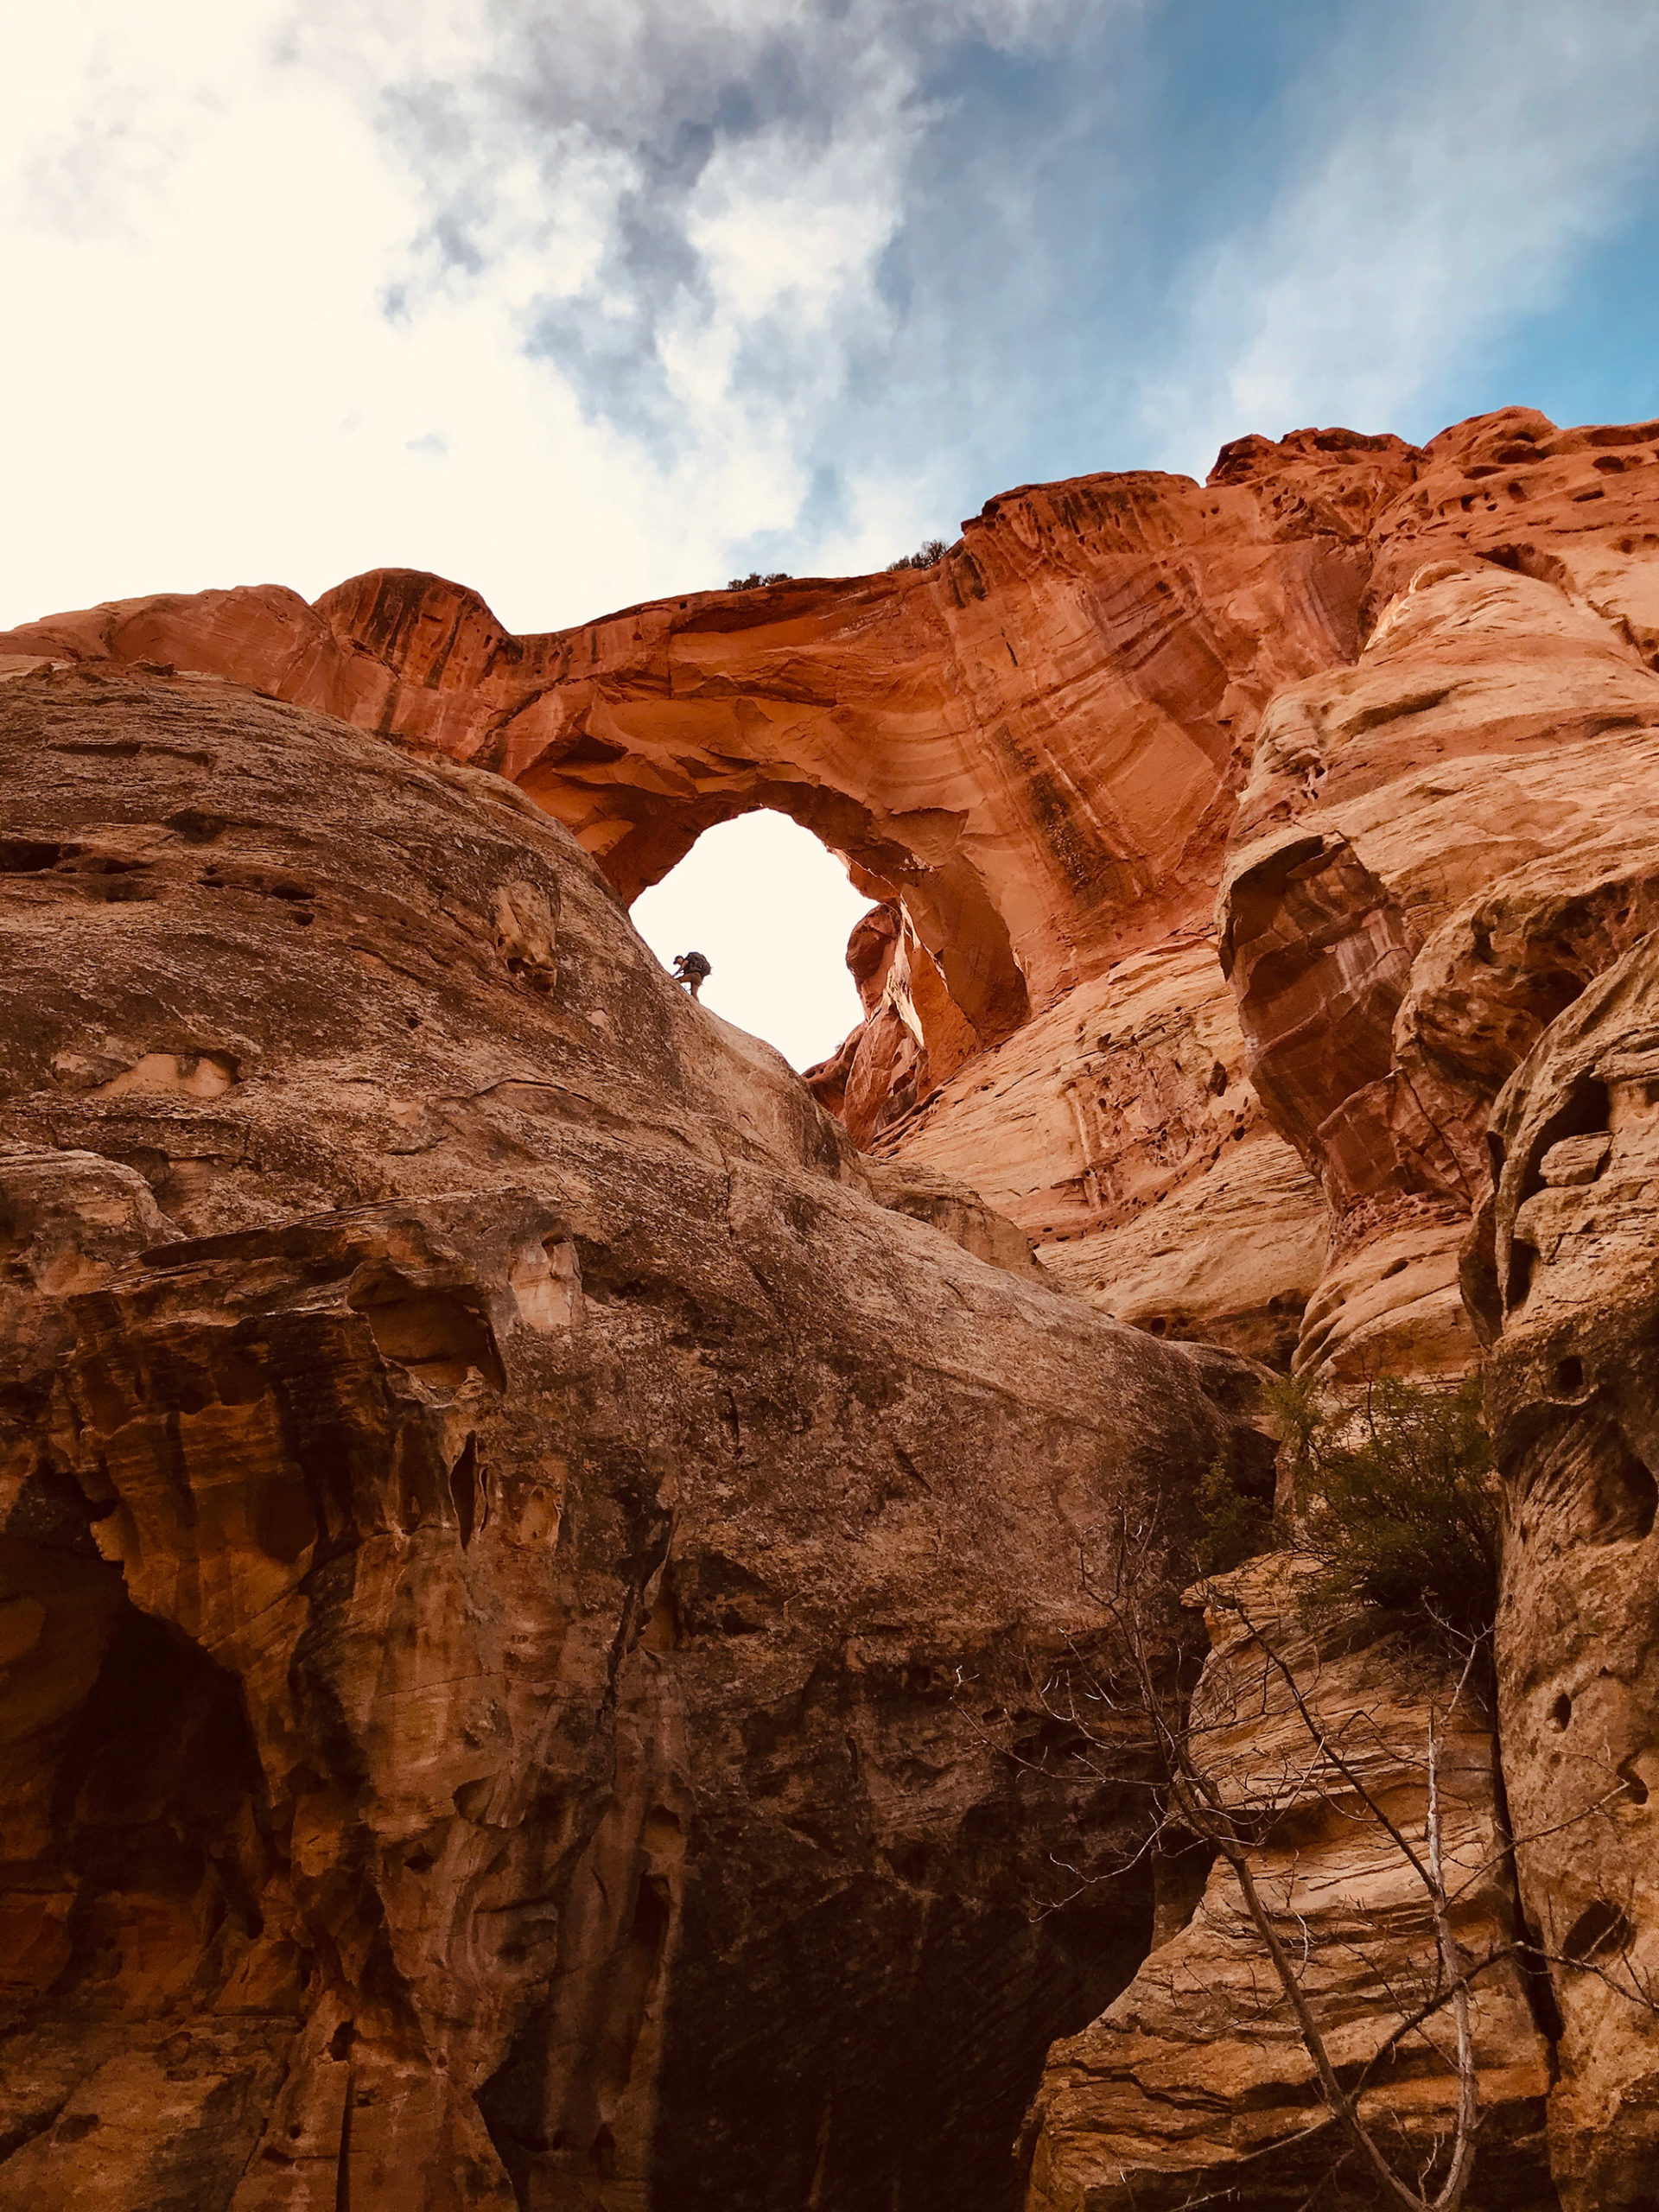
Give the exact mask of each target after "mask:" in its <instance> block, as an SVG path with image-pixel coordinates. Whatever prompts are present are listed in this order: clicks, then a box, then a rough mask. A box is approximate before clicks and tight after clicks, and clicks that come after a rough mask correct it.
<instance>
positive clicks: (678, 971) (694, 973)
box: [674, 952, 715, 998]
mask: <svg viewBox="0 0 1659 2212" xmlns="http://www.w3.org/2000/svg"><path fill="white" fill-rule="evenodd" d="M714 972H715V971H714V969H712V968H711V967H710V965H709V963H708V961H707V960H705V959H704V957H703V956H702V953H700V952H677V953H676V954H675V956H674V980H675V982H677V983H683V984H684V985H685V988H686V989H687V990H688V991H690V994H691V995H692V997H693V998H696V995H697V993H698V992H699V991H700V990H701V989H702V987H703V985H704V983H705V982H707V981H708V980H709V976H712V975H713V973H714Z"/></svg>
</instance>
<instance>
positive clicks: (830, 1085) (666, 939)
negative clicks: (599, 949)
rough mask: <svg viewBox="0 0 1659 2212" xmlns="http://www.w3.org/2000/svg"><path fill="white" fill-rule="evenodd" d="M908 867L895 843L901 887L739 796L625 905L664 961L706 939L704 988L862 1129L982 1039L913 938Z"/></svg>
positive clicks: (903, 1109)
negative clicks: (746, 805)
mask: <svg viewBox="0 0 1659 2212" xmlns="http://www.w3.org/2000/svg"><path fill="white" fill-rule="evenodd" d="M918 872H919V871H918V868H917V864H916V863H915V862H914V861H912V860H911V859H910V858H909V856H908V855H903V856H901V865H900V866H899V868H895V870H894V873H895V874H900V875H901V876H902V877H905V878H907V879H908V880H906V882H905V883H904V885H903V887H902V888H901V887H899V885H896V884H894V883H893V881H892V880H888V879H887V877H884V876H882V875H879V874H875V873H874V872H873V871H872V870H871V868H869V867H868V865H865V864H863V863H862V862H861V860H860V859H859V858H857V857H855V856H854V855H850V854H849V853H848V852H846V851H845V850H837V849H834V848H832V847H831V846H829V844H828V843H827V842H826V841H825V840H824V839H823V837H822V836H815V835H814V834H813V832H812V831H811V830H810V829H806V828H804V826H802V825H801V824H800V823H799V822H798V820H797V819H796V818H795V817H793V815H792V813H791V815H790V816H788V817H785V815H784V814H783V813H782V812H781V811H773V810H767V809H764V808H750V809H747V810H744V811H743V812H742V813H741V814H740V815H736V816H733V817H729V818H728V819H727V820H725V821H723V822H721V823H715V824H713V825H711V826H710V827H709V828H708V829H704V830H703V831H702V832H701V833H700V834H699V835H698V836H697V837H696V839H695V841H694V842H693V843H692V844H691V847H690V851H689V852H688V853H687V855H686V856H685V857H684V858H683V860H682V861H680V862H679V864H678V865H677V867H674V868H671V869H670V870H669V871H668V873H667V874H664V876H663V877H662V879H661V880H659V881H658V882H657V883H655V884H653V885H652V886H651V887H648V888H646V889H645V890H644V891H642V892H641V893H639V896H638V897H637V899H635V901H634V904H633V908H632V918H633V921H634V924H635V926H636V927H637V928H638V929H639V933H640V935H641V936H642V937H643V938H645V942H646V944H649V945H650V947H651V949H652V951H653V952H654V953H655V954H656V955H657V957H658V960H659V961H660V962H661V963H662V964H663V966H664V968H671V964H672V963H673V961H674V959H675V957H677V955H678V954H680V953H684V952H690V951H696V952H700V953H702V955H703V956H704V957H705V958H706V959H707V960H708V961H709V963H710V969H711V972H710V974H709V978H708V980H707V981H706V982H704V984H703V985H702V994H701V995H702V1001H703V1003H705V1004H706V1005H708V1006H709V1007H710V1008H711V1009H712V1010H713V1011H714V1012H715V1013H716V1014H721V1015H722V1016H723V1017H724V1018H725V1019H726V1020H730V1021H734V1022H735V1023H737V1024H738V1025H739V1027H742V1028H745V1029H747V1030H750V1031H751V1032H753V1033H754V1034H755V1035H757V1036H760V1037H764V1038H765V1039H766V1040H767V1042H768V1043H770V1044H772V1045H775V1046H777V1047H778V1049H779V1051H780V1052H783V1054H784V1056H785V1058H786V1059H788V1060H789V1061H790V1062H791V1065H792V1066H794V1068H795V1069H796V1070H797V1071H798V1073H799V1074H800V1075H801V1076H802V1077H804V1080H805V1082H806V1084H807V1087H808V1089H809V1090H811V1091H812V1093H813V1094H814V1096H816V1097H817V1100H818V1102H819V1103H820V1104H821V1105H822V1106H823V1107H824V1108H825V1109H826V1110H827V1111H829V1113H831V1114H834V1115H835V1116H836V1117H837V1118H838V1119H839V1120H841V1121H842V1122H844V1123H845V1124H846V1126H847V1128H848V1130H849V1133H850V1135H852V1136H853V1138H854V1140H855V1142H857V1143H858V1144H860V1145H868V1144H869V1143H870V1142H871V1141H872V1140H873V1139H874V1137H875V1136H876V1135H878V1134H880V1132H881V1131H883V1130H884V1129H887V1128H890V1127H892V1126H893V1124H894V1123H895V1122H898V1121H900V1120H902V1119H903V1117H904V1116H905V1115H906V1114H907V1113H908V1112H909V1111H910V1110H911V1109H912V1107H914V1106H917V1105H918V1104H920V1103H921V1102H922V1100H923V1099H924V1098H925V1097H926V1096H929V1095H930V1093H931V1090H933V1089H934V1088H936V1087H937V1085H938V1084H940V1083H942V1082H944V1080H946V1079H947V1077H949V1076H950V1074H952V1073H953V1072H954V1071H956V1069H957V1068H958V1067H960V1066H961V1065H963V1062H964V1061H965V1060H967V1059H969V1058H971V1057H972V1056H973V1054H974V1053H975V1052H977V1051H979V1049H980V1048H981V1046H982V1045H983V1044H985V1043H986V1042H987V1041H988V1039H987V1038H986V1036H985V1034H984V1033H982V1031H981V1030H980V1029H979V1028H978V1027H976V1025H975V1023H974V1022H973V1021H972V1020H970V1019H969V1016H968V1015H967V1014H966V1013H964V1011H963V1008H962V1007H961V1006H960V1005H958V1003H957V1000H956V998H955V997H954V996H953V995H952V992H951V989H950V985H949V983H948V982H947V981H946V974H945V964H944V961H942V960H940V959H938V958H936V957H934V955H933V953H932V952H931V950H930V949H929V947H928V945H927V944H925V941H924V938H923V936H922V933H921V931H920V929H919V928H918V923H917V920H916V917H915V915H914V912H912V900H913V899H914V898H915V888H914V886H915V880H916V876H917V874H918ZM1017 973H1018V971H1017V970H1015V975H1016V976H1017ZM1023 1010H1024V1008H1023V983H1022V984H1021V1001H1020V1012H1021V1014H1023ZM1007 1026H1014V1025H1013V1024H1009V1025H1007Z"/></svg>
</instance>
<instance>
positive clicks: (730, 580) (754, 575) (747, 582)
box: [726, 569, 793, 591]
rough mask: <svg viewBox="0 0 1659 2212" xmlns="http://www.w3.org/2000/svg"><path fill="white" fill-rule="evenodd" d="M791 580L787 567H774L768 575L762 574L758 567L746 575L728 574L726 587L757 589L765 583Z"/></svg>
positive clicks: (745, 589) (732, 589) (741, 589)
mask: <svg viewBox="0 0 1659 2212" xmlns="http://www.w3.org/2000/svg"><path fill="white" fill-rule="evenodd" d="M790 582H793V579H792V577H791V575H790V573H789V570H788V569H773V570H772V574H771V575H769V576H763V575H761V573H760V569H750V570H749V573H748V575H747V576H728V577H727V579H726V588H727V590H728V591H759V590H760V588H761V587H762V586H763V585H765V584H786V583H790Z"/></svg>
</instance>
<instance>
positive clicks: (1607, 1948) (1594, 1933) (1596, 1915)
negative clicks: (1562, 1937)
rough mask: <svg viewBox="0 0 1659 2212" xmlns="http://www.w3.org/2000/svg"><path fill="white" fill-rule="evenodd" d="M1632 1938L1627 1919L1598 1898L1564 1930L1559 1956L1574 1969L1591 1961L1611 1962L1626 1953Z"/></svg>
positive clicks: (1613, 1907) (1601, 1898)
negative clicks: (1569, 1962) (1610, 1960)
mask: <svg viewBox="0 0 1659 2212" xmlns="http://www.w3.org/2000/svg"><path fill="white" fill-rule="evenodd" d="M1634 1936H1635V1931H1634V1930H1633V1929H1632V1928H1631V1926H1630V1920H1629V1918H1628V1916H1626V1915H1625V1914H1624V1913H1623V1912H1621V1911H1620V1910H1619V1909H1618V1906H1617V1905H1616V1904H1608V1902H1607V1900H1606V1899H1605V1897H1598V1898H1597V1899H1596V1902H1595V1903H1594V1904H1592V1905H1591V1906H1590V1907H1589V1908H1588V1909H1587V1910H1586V1911H1584V1912H1581V1913H1580V1915H1579V1916H1578V1918H1577V1919H1576V1920H1575V1921H1574V1922H1573V1925H1572V1926H1571V1928H1569V1929H1567V1940H1566V1941H1565V1942H1563V1943H1562V1945H1561V1952H1562V1955H1563V1956H1564V1957H1566V1958H1569V1959H1571V1960H1572V1961H1573V1963H1574V1965H1575V1966H1586V1965H1587V1964H1588V1963H1589V1961H1591V1960H1592V1959H1605V1958H1613V1957H1616V1956H1618V1955H1619V1954H1620V1953H1621V1952H1624V1951H1628V1950H1629V1949H1630V1945H1631V1942H1633V1941H1634Z"/></svg>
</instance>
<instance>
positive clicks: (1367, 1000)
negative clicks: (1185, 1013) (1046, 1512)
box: [1223, 562, 1659, 1374]
mask: <svg viewBox="0 0 1659 2212" xmlns="http://www.w3.org/2000/svg"><path fill="white" fill-rule="evenodd" d="M1656 831H1659V674H1656V672H1655V671H1654V670H1653V669H1652V668H1651V667H1649V665H1648V664H1647V663H1646V662H1645V660H1644V659H1643V657H1642V655H1641V653H1640V652H1639V651H1638V649H1637V645H1636V644H1635V643H1634V642H1633V641H1632V639H1631V637H1630V635H1629V634H1628V632H1627V631H1626V630H1625V629H1624V627H1622V626H1618V625H1615V624H1614V623H1612V622H1610V621H1609V620H1607V619H1606V618H1605V616H1604V615H1603V614H1601V613H1597V612H1596V611H1595V610H1594V609H1593V608H1592V607H1589V606H1587V605H1586V603H1585V602H1584V601H1582V600H1580V599H1578V598H1576V597H1573V596H1570V595H1569V594H1567V592H1565V591H1564V590H1563V589H1562V588H1560V586H1559V585H1558V584H1555V583H1553V582H1540V581H1538V580H1537V579H1535V578H1534V577H1530V576H1526V575H1516V574H1513V573H1511V572H1510V571H1509V570H1507V569H1502V568H1496V567H1493V566H1492V565H1491V563H1482V564H1480V565H1476V564H1474V563H1452V562H1445V563H1434V564H1431V565H1430V566H1428V567H1427V568H1425V569H1421V570H1420V571H1418V572H1417V574H1416V575H1415V576H1414V579H1413V581H1412V583H1411V585H1410V587H1409V588H1408V590H1407V591H1406V592H1405V593H1403V594H1402V595H1401V596H1400V597H1398V598H1397V599H1395V600H1394V601H1390V602H1389V604H1388V606H1387V607H1386V608H1385V609H1384V611H1383V617H1382V619H1381V620H1380V621H1379V623H1378V625H1377V627H1376V631H1375V632H1374V633H1373V635H1372V637H1371V639H1370V641H1369V643H1368V644H1367V645H1366V647H1365V650H1364V651H1363V653H1362V654H1361V655H1360V657H1359V659H1358V661H1357V664H1356V665H1355V666H1354V667H1353V668H1351V669H1345V670H1343V671H1338V672H1336V673H1333V674H1332V675H1330V676H1327V677H1319V678H1317V679H1314V680H1313V681H1312V682H1310V683H1306V684H1302V685H1300V686H1296V687H1294V688H1293V689H1292V690H1288V691H1287V692H1284V693H1282V694H1281V696H1280V697H1279V698H1278V699H1277V700H1275V701H1274V705H1273V707H1272V709H1270V711H1269V713H1268V715H1267V716H1266V717H1265V718H1264V720H1263V722H1262V733H1261V736H1260V738H1259V740H1258V742H1257V747H1256V753H1255V763H1254V766H1253V768H1252V772H1251V777H1250V781H1249V785H1248V786H1247V788H1246V790H1245V791H1244V793H1243V798H1242V799H1241V802H1240V826H1239V832H1238V836H1237V840H1236V849H1235V851H1234V854H1233V855H1232V857H1231V859H1230V862H1229V866H1228V870H1227V874H1226V877H1225V879H1224V888H1223V915H1224V933H1223V957H1224V962H1225V963H1226V965H1227V966H1228V969H1229V971H1230V976H1231V979H1232V982H1233V986H1234V988H1235V990H1236V993H1237V994H1238V1000H1239V1013H1240V1018H1241V1020H1242V1022H1243V1027H1244V1030H1245V1033H1246V1035H1247V1037H1248V1038H1249V1071H1250V1076H1251V1079H1252V1081H1253V1082H1254V1083H1255V1085H1256V1087H1257V1089H1258V1090H1260V1091H1261V1093H1262V1096H1263V1099H1264V1101H1265V1102H1266V1103H1268V1109H1269V1111H1270V1112H1271V1114H1272V1116H1273V1119H1274V1122H1275V1123H1276V1125H1277V1126H1278V1127H1279V1128H1281V1129H1282V1130H1283V1131H1284V1132H1285V1133H1286V1134H1287V1135H1289V1136H1290V1137H1291V1138H1292V1140H1293V1141H1294V1142H1295V1144H1296V1145H1297V1147H1299V1149H1300V1150H1301V1151H1302V1153H1303V1154H1304V1155H1305V1156H1306V1158H1307V1160H1309V1162H1310V1164H1311V1165H1312V1166H1313V1168H1314V1169H1315V1171H1316V1173H1317V1174H1318V1176H1319V1182H1320V1186H1321V1189H1322V1192H1323V1193H1324V1196H1325V1201H1326V1204H1327V1206H1328V1208H1329V1210H1330V1213H1331V1215H1332V1225H1333V1226H1332V1254H1331V1261H1330V1262H1329V1264H1328V1266H1327V1271H1326V1274H1325V1281H1324V1282H1323V1284H1322V1285H1321V1288H1320V1293H1319V1296H1318V1298H1317V1299H1316V1300H1315V1303H1314V1305H1313V1307H1311V1308H1310V1310H1309V1313H1308V1315H1307V1322H1306V1328H1305V1331H1304V1336H1303V1342H1302V1347H1301V1357H1302V1360H1303V1362H1304V1363H1310V1364H1311V1363H1324V1364H1325V1365H1326V1366H1327V1367H1329V1368H1331V1369H1332V1370H1334V1371H1336V1372H1338V1373H1347V1374H1355V1373H1357V1372H1360V1371H1362V1370H1363V1368H1364V1367H1365V1366H1366V1365H1367V1364H1370V1365H1373V1366H1381V1367H1384V1368H1388V1367H1393V1368H1396V1369H1397V1368H1399V1367H1402V1366H1405V1367H1415V1368H1419V1369H1422V1368H1427V1369H1428V1370H1433V1369H1435V1368H1437V1367H1440V1368H1446V1367H1450V1368H1452V1369H1457V1368H1461V1367H1465V1366H1466V1365H1467V1364H1468V1363H1469V1362H1470V1361H1471V1358H1472V1357H1473V1353H1474V1345H1473V1341H1472V1338H1471V1336H1470V1334H1469V1332H1468V1328H1467V1324H1466V1322H1465V1319H1464V1318H1463V1314H1462V1311H1461V1305H1460V1301H1459V1296H1458V1290H1457V1251H1458V1247H1459V1243H1460V1242H1461V1238H1462V1235H1463V1230H1464V1227H1465V1224H1466V1222H1467V1219H1468V1217H1469V1214H1470V1211H1471V1207H1472V1206H1473V1205H1475V1204H1477V1203H1478V1200H1479V1198H1480V1197H1481V1195H1482V1193H1483V1192H1484V1188H1485V1184H1486V1168H1485V1148H1484V1128H1485V1119H1486V1114H1487V1111H1488V1109H1489V1108H1490V1106H1491V1101H1492V1098H1493V1096H1494V1095H1495V1093H1496V1091H1497V1088H1498V1086H1499V1085H1500V1084H1502V1082H1503V1080H1504V1078H1505V1077H1506V1076H1507V1075H1508V1074H1509V1072H1510V1070H1511V1069H1512V1068H1513V1067H1514V1065H1516V1059H1517V1058H1519V1057H1520V1055H1521V1054H1522V1052H1525V1051H1526V1049H1527V1047H1528V1046H1529V1043H1530V1042H1531V1040H1532V1039H1533V1038H1535V1036H1536V1035H1537V1033H1538V1031H1539V1029H1540V1027H1541V1026H1542V1024H1543V1023H1544V1022H1545V1021H1547V1020H1548V1019H1549V1018H1550V1016H1551V1015H1552V1014H1554V1013H1555V1012H1556V1011H1557V1010H1558V1009H1559V1007H1560V1006H1561V1005H1562V1004H1563V1003H1564V1002H1565V1001H1567V999H1569V998H1571V997H1572V996H1573V995H1574V994H1575V993H1576V992H1577V991H1579V990H1580V989H1581V988H1583V986H1584V984H1585V983H1586V982H1587V980H1588V979H1589V977H1590V976H1592V975H1593V974H1594V973H1595V972H1596V970H1597V969H1598V968H1599V966H1601V965H1602V964H1603V963H1605V961H1606V960H1607V959H1608V958H1609V957H1612V956H1613V955H1615V954H1616V953H1617V950H1618V949H1619V947H1620V946H1621V945H1623V944H1629V943H1630V942H1631V941H1632V939H1633V938H1635V937H1636V936H1637V935H1639V934H1640V933H1641V932H1642V931H1643V930H1644V929H1646V928H1648V927H1649V926H1650V925H1651V922H1652V918H1653V916H1654V912H1655V908H1654V904H1653V902H1654V896H1655V888H1654V887H1655V883H1656V874H1659V872H1656V868H1655V863H1654V854H1655V851H1656Z"/></svg>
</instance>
